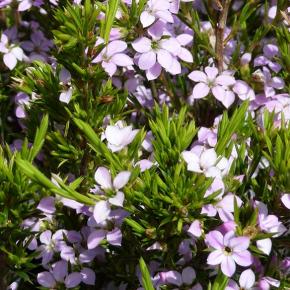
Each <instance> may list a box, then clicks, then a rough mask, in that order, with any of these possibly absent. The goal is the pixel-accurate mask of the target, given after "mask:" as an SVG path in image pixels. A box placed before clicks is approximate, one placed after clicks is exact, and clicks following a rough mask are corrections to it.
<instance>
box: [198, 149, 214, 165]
mask: <svg viewBox="0 0 290 290" xmlns="http://www.w3.org/2000/svg"><path fill="white" fill-rule="evenodd" d="M216 161H217V155H216V152H215V150H214V149H213V148H212V149H207V150H205V151H204V152H202V153H201V155H200V161H199V162H200V166H201V168H203V169H207V168H210V167H212V166H214V165H215V163H216Z"/></svg>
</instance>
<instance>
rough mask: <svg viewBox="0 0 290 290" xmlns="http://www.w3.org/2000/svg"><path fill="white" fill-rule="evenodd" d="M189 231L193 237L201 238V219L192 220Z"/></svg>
mask: <svg viewBox="0 0 290 290" xmlns="http://www.w3.org/2000/svg"><path fill="white" fill-rule="evenodd" d="M187 233H188V234H189V235H191V236H193V237H196V238H199V237H200V236H201V235H202V225H201V222H200V221H199V220H195V221H193V222H192V224H191V225H190V227H189V228H188V230H187Z"/></svg>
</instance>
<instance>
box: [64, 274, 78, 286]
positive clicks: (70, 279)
mask: <svg viewBox="0 0 290 290" xmlns="http://www.w3.org/2000/svg"><path fill="white" fill-rule="evenodd" d="M81 282H82V275H81V273H78V272H73V273H71V274H69V275H68V276H67V277H66V278H65V281H64V283H65V286H66V287H67V288H74V287H76V286H78V285H79V284H80V283H81Z"/></svg>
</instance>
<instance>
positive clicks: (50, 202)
mask: <svg viewBox="0 0 290 290" xmlns="http://www.w3.org/2000/svg"><path fill="white" fill-rule="evenodd" d="M37 209H39V210H41V211H43V212H45V213H48V214H52V213H54V212H55V206H54V197H52V196H48V197H44V198H42V199H41V201H40V202H39V204H38V206H37Z"/></svg>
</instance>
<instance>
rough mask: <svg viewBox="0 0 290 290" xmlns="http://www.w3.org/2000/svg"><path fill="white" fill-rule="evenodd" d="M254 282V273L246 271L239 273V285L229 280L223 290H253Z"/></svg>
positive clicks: (249, 270)
mask: <svg viewBox="0 0 290 290" xmlns="http://www.w3.org/2000/svg"><path fill="white" fill-rule="evenodd" d="M255 280H256V278H255V274H254V272H253V271H252V270H251V269H248V270H245V271H243V272H242V273H241V276H240V279H239V285H238V284H237V283H236V282H235V281H233V280H230V281H229V284H228V286H227V287H226V288H225V290H240V289H244V290H250V289H254V288H253V286H254V284H255Z"/></svg>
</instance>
